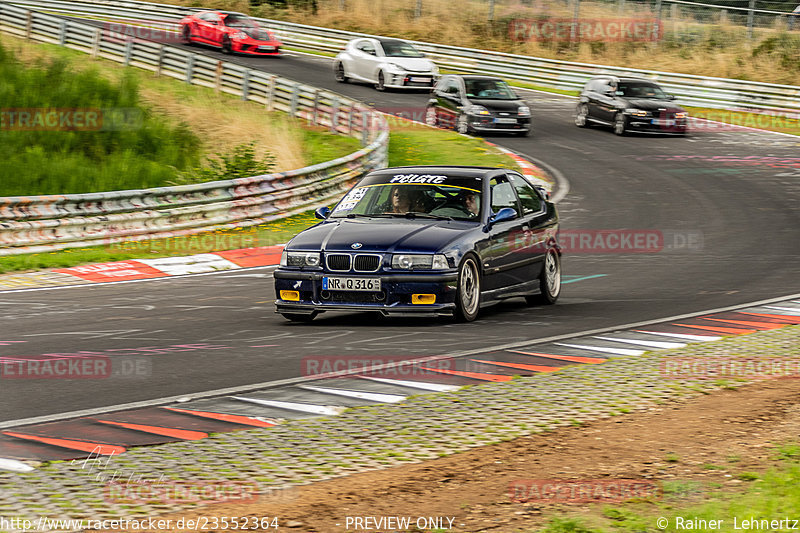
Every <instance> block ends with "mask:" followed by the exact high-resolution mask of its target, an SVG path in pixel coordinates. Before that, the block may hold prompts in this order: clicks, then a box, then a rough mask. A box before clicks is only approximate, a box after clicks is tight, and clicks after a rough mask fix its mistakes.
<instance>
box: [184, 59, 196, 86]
mask: <svg viewBox="0 0 800 533" xmlns="http://www.w3.org/2000/svg"><path fill="white" fill-rule="evenodd" d="M194 61H195V55H194V54H191V55H190V56H189V60H188V61H186V78H185V81H186V83H188V84H189V85H191V84H192V81H193V80H194Z"/></svg>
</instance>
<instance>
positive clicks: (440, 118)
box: [425, 75, 531, 135]
mask: <svg viewBox="0 0 800 533" xmlns="http://www.w3.org/2000/svg"><path fill="white" fill-rule="evenodd" d="M425 122H426V123H427V124H428V125H429V126H438V127H447V128H453V129H455V130H456V131H458V132H459V133H475V132H478V133H486V132H502V133H516V134H519V135H530V133H531V109H530V107H528V104H526V103H525V101H524V100H522V99H521V98H520V97H519V96H517V95H516V93H515V92H514V91H512V90H511V87H509V86H508V84H507V83H506V82H504V81H503V80H501V79H500V78H493V77H490V76H456V75H448V76H442V77H441V78H440V79H439V81H438V82H437V83H436V85H435V86H434V87H433V89H432V91H431V99H430V100H429V101H428V106H427V109H426V113H425Z"/></svg>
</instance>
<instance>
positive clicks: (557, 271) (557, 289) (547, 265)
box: [525, 248, 561, 305]
mask: <svg viewBox="0 0 800 533" xmlns="http://www.w3.org/2000/svg"><path fill="white" fill-rule="evenodd" d="M560 294H561V257H559V255H558V251H557V250H556V249H555V248H550V249H548V250H547V253H546V254H545V256H544V267H543V268H542V273H541V274H539V294H534V295H530V296H526V297H525V301H526V302H528V305H536V304H546V305H552V304H554V303H556V300H558V296H559V295H560Z"/></svg>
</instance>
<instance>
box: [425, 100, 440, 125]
mask: <svg viewBox="0 0 800 533" xmlns="http://www.w3.org/2000/svg"><path fill="white" fill-rule="evenodd" d="M425 124H427V125H428V126H433V127H434V128H437V127H439V119H438V118H437V117H436V108H435V107H433V106H432V105H429V106H428V107H427V108H425Z"/></svg>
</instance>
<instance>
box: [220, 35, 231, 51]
mask: <svg viewBox="0 0 800 533" xmlns="http://www.w3.org/2000/svg"><path fill="white" fill-rule="evenodd" d="M222 53H223V54H232V53H233V42H231V38H230V37H228V36H227V35H225V36H224V37H223V38H222Z"/></svg>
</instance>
